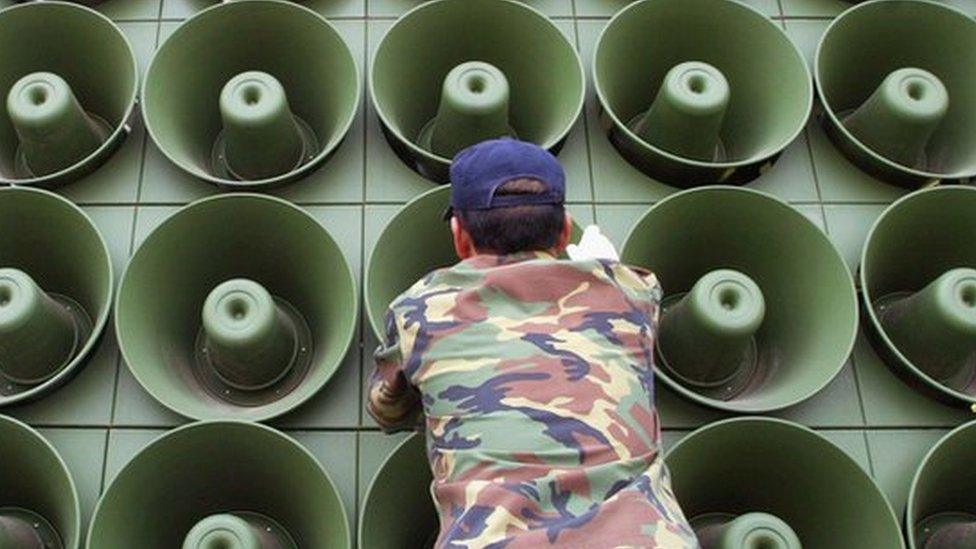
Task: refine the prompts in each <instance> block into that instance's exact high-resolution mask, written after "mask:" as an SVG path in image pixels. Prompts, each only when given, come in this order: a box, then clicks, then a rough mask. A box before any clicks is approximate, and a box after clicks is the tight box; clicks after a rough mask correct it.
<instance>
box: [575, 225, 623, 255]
mask: <svg viewBox="0 0 976 549" xmlns="http://www.w3.org/2000/svg"><path fill="white" fill-rule="evenodd" d="M566 255H568V256H569V258H570V259H572V260H573V261H582V260H586V259H604V260H607V261H620V255H619V254H617V249H616V248H614V247H613V242H610V239H609V238H607V237H605V236H603V233H601V232H600V227H597V226H596V225H590V226H588V227H587V228H586V229H585V230H584V231H583V237H582V238H580V241H579V244H570V245H569V246H567V247H566Z"/></svg>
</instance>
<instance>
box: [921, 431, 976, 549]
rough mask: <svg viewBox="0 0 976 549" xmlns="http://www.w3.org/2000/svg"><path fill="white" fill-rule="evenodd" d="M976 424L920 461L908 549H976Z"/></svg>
mask: <svg viewBox="0 0 976 549" xmlns="http://www.w3.org/2000/svg"><path fill="white" fill-rule="evenodd" d="M974 459H976V422H973V423H969V424H966V425H963V426H961V427H958V428H957V429H955V430H954V431H952V432H951V433H949V434H948V435H946V436H945V437H944V438H943V439H942V440H940V441H939V442H938V443H937V444H936V445H935V446H934V447H933V448H932V449H931V450H930V451H929V453H928V454H927V455H926V456H925V458H924V459H923V460H922V464H921V465H920V466H919V468H918V471H917V472H916V473H915V478H914V480H912V487H911V489H910V490H909V493H908V507H907V510H906V513H905V529H906V531H907V533H908V546H909V547H910V548H911V549H916V548H917V549H960V548H968V547H976V476H974V475H973V474H972V473H971V472H970V471H972V464H973V460H974Z"/></svg>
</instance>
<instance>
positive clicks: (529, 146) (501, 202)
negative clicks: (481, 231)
mask: <svg viewBox="0 0 976 549" xmlns="http://www.w3.org/2000/svg"><path fill="white" fill-rule="evenodd" d="M513 179H536V180H538V181H541V182H542V183H544V184H545V185H546V191H545V192H544V193H541V194H515V195H505V196H495V191H496V190H497V189H498V187H500V186H502V185H503V184H505V183H508V182H509V181H512V180H513ZM565 200H566V172H565V171H563V167H562V165H561V164H560V163H559V161H558V160H556V157H555V156H553V155H552V153H550V152H549V151H547V150H545V149H543V148H542V147H540V146H538V145H535V144H533V143H526V142H525V141H517V140H515V139H510V138H504V139H493V140H491V141H483V142H481V143H478V144H477V145H472V146H471V147H468V148H467V149H464V150H463V151H461V152H459V153H458V154H457V156H455V157H454V162H452V163H451V210H449V211H448V213H447V214H446V216H445V217H450V215H451V211H453V210H454V209H458V210H490V209H492V208H504V207H508V206H524V205H528V204H562V203H563V202H564V201H565Z"/></svg>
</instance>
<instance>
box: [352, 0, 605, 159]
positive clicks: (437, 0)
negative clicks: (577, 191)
mask: <svg viewBox="0 0 976 549" xmlns="http://www.w3.org/2000/svg"><path fill="white" fill-rule="evenodd" d="M452 2H454V3H460V2H459V0H429V1H427V2H424V3H421V4H420V5H417V6H415V7H413V8H411V9H409V10H408V11H407V12H406V13H404V14H403V15H401V16H400V17H399V18H397V20H396V21H395V22H394V23H393V25H392V26H390V28H389V30H387V32H386V34H384V35H383V37H382V38H381V39H380V41H379V43H378V44H377V45H376V50H375V51H374V52H373V55H372V56H371V58H370V70H369V75H368V78H369V82H368V88H369V99H370V103H371V104H372V106H373V109H374V110H375V111H376V116H377V117H378V118H379V121H380V124H381V125H382V126H383V128H384V129H385V130H386V131H388V132H389V133H390V134H391V135H393V136H394V138H395V139H396V140H397V141H398V142H400V143H402V144H403V146H404V147H406V148H407V150H408V151H409V152H410V154H412V155H413V156H415V157H419V158H422V159H423V160H424V161H426V162H430V163H432V164H436V165H438V166H439V167H440V168H442V169H447V168H448V167H449V166H450V164H451V159H450V158H445V157H443V156H440V155H437V154H434V153H432V152H430V151H427V150H425V149H423V148H422V147H420V146H418V145H417V144H416V143H415V142H414V141H413V140H412V139H408V138H407V137H406V136H404V134H403V132H402V131H400V129H399V128H398V127H397V126H395V125H393V124H391V123H390V116H389V114H387V113H386V112H385V110H384V109H383V105H382V102H380V101H379V100H378V99H377V97H376V86H375V85H374V81H375V76H374V75H375V73H376V57H377V55H378V54H379V52H380V50H381V49H382V48H383V46H384V44H385V42H386V40H387V37H388V36H389V35H390V32H391V31H393V30H394V29H395V28H396V27H397V25H399V24H400V23H401V22H402V21H405V20H407V19H408V18H410V17H413V16H416V15H417V14H418V13H419V12H422V11H424V10H428V9H432V8H434V7H436V6H439V5H442V4H447V3H452ZM495 2H496V3H498V4H505V5H508V6H509V7H510V8H512V9H516V10H523V11H524V12H525V15H527V16H530V17H534V18H536V19H537V20H539V21H541V22H543V23H545V24H546V25H548V26H549V27H551V28H552V29H553V30H554V31H555V32H556V33H557V34H558V35H559V37H560V39H561V40H562V41H563V42H565V45H566V46H567V47H568V48H570V49H571V50H572V51H573V56H574V57H575V59H576V66H577V67H578V69H579V73H578V74H579V79H580V93H579V97H578V98H577V100H576V101H575V103H576V105H577V106H576V108H575V109H574V114H573V116H572V120H570V121H569V122H568V123H567V124H566V127H565V128H563V129H561V130H560V131H559V132H557V133H555V134H554V136H553V137H552V138H551V139H550V140H549V141H547V142H545V143H540V144H539V146H540V147H542V148H544V149H546V150H549V151H555V150H557V149H559V147H560V146H561V145H562V144H563V143H564V142H565V140H566V138H567V137H568V136H569V134H570V132H571V131H572V130H573V127H574V126H575V125H576V123H577V122H578V121H579V118H580V115H581V114H582V113H583V109H584V107H585V105H586V69H585V68H584V67H583V61H582V59H581V58H580V54H579V50H578V49H577V48H576V45H575V44H573V42H572V41H570V39H569V38H567V37H566V36H565V35H564V34H563V33H562V31H560V30H559V28H558V27H557V26H556V25H555V22H554V21H553V20H552V19H550V18H549V17H547V16H546V15H545V14H543V13H542V12H541V11H539V10H538V9H536V8H535V7H533V6H531V5H528V4H525V3H522V2H519V1H516V0H495Z"/></svg>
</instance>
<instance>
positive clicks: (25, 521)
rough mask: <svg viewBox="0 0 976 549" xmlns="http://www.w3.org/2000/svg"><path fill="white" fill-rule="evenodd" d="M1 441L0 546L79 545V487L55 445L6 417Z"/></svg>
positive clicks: (63, 548)
mask: <svg viewBox="0 0 976 549" xmlns="http://www.w3.org/2000/svg"><path fill="white" fill-rule="evenodd" d="M0 441H3V442H2V444H0V463H2V464H3V466H2V467H0V547H3V548H4V549H8V548H9V549H77V548H78V547H79V545H80V544H81V508H80V506H79V503H78V491H77V490H76V489H75V483H74V481H73V480H72V479H71V473H70V472H68V468H67V466H65V464H64V461H63V460H62V459H61V456H59V455H58V452H57V450H55V449H54V447H53V446H51V444H50V443H48V442H47V441H46V440H44V438H43V437H42V436H41V435H40V434H39V433H38V432H37V431H35V430H34V429H31V428H30V427H29V426H27V425H25V424H23V423H21V422H19V421H17V420H15V419H11V418H9V417H6V416H0Z"/></svg>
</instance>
